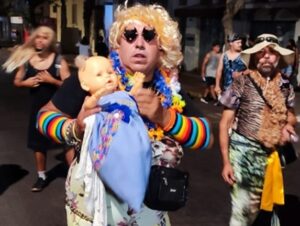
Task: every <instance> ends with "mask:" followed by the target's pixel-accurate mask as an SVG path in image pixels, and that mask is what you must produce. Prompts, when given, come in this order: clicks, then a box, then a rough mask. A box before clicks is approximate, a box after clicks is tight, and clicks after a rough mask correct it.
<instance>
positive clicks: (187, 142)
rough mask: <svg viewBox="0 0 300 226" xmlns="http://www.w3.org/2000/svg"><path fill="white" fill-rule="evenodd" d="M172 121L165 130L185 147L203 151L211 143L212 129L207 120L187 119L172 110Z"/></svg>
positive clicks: (200, 118) (201, 118)
mask: <svg viewBox="0 0 300 226" xmlns="http://www.w3.org/2000/svg"><path fill="white" fill-rule="evenodd" d="M169 112H170V120H169V122H168V124H167V125H166V126H165V127H164V128H163V129H164V131H165V132H166V133H168V134H169V135H171V136H173V137H174V138H175V139H176V140H177V141H178V142H179V143H180V144H181V145H182V146H183V147H187V148H191V149H200V150H203V149H205V148H207V146H208V145H209V142H210V127H209V123H208V121H207V119H206V118H203V117H199V118H198V117H187V116H183V115H181V114H179V113H177V112H175V111H174V110H172V109H170V110H169Z"/></svg>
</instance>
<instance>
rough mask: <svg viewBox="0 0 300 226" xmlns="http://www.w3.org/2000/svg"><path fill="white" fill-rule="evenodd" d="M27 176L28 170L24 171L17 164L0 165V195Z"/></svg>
mask: <svg viewBox="0 0 300 226" xmlns="http://www.w3.org/2000/svg"><path fill="white" fill-rule="evenodd" d="M27 174H28V171H27V170H25V169H22V168H21V166H19V165H16V164H3V165H0V195H2V194H3V193H4V192H5V190H6V189H8V188H9V186H11V185H12V184H14V183H16V182H17V181H19V180H21V179H22V178H23V177H25V176H26V175H27Z"/></svg>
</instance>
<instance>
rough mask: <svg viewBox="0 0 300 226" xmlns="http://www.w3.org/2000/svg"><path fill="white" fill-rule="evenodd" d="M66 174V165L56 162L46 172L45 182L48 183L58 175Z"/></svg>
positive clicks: (64, 176) (63, 176) (64, 175)
mask: <svg viewBox="0 0 300 226" xmlns="http://www.w3.org/2000/svg"><path fill="white" fill-rule="evenodd" d="M67 174H68V166H67V165H66V164H65V163H64V162H61V163H58V164H57V165H56V166H54V167H53V168H52V169H50V170H49V171H48V172H47V184H50V183H51V182H52V181H54V180H55V179H56V178H58V177H62V178H66V177H67Z"/></svg>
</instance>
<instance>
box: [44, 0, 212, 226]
mask: <svg viewBox="0 0 300 226" xmlns="http://www.w3.org/2000/svg"><path fill="white" fill-rule="evenodd" d="M180 41H181V35H180V33H179V30H178V24H177V23H176V22H175V21H174V20H172V19H171V18H170V16H169V14H168V13H167V11H166V10H165V9H164V8H163V7H161V6H158V5H140V4H137V5H134V6H132V7H126V6H120V7H118V8H117V10H116V12H115V22H114V23H113V25H112V27H111V30H110V36H109V42H110V49H111V53H110V59H111V62H112V66H113V69H114V72H116V74H117V76H118V78H119V81H120V87H119V88H120V89H121V90H125V91H127V92H129V91H130V90H131V88H132V85H133V84H134V82H135V81H134V76H132V75H134V74H135V73H136V72H139V73H143V74H144V75H145V79H144V82H143V87H142V88H140V89H139V90H137V92H136V93H135V94H134V95H133V97H134V99H135V101H136V103H137V105H138V109H139V113H140V115H141V116H142V117H143V120H144V123H145V125H146V126H147V129H148V135H149V139H150V141H151V146H152V154H153V156H152V157H153V158H152V163H153V164H156V165H157V164H158V165H164V166H168V167H176V166H177V164H179V162H180V159H181V156H182V155H183V152H182V147H181V145H185V146H186V147H189V148H193V149H202V148H203V149H204V148H206V147H208V146H209V145H211V143H212V140H213V139H212V136H211V131H210V127H209V123H208V121H207V120H206V119H205V118H203V117H198V116H197V117H188V116H186V115H184V114H186V113H187V112H186V107H185V106H186V105H187V106H188V105H189V104H188V103H186V102H185V101H184V100H183V96H182V95H181V94H182V93H181V92H180V84H179V83H178V81H177V78H178V76H177V74H178V67H179V65H180V63H181V61H182V53H181V46H180ZM72 77H73V78H72ZM72 77H71V78H70V79H68V80H67V81H66V82H65V83H64V85H63V86H62V88H61V89H60V90H59V91H58V92H57V93H56V95H55V96H54V97H53V98H52V101H51V102H49V104H47V105H46V106H45V107H44V108H43V109H42V110H41V115H43V114H46V113H47V114H49V115H51V112H50V111H52V112H55V113H56V115H57V112H64V113H65V114H67V115H74V114H72V113H71V112H70V111H72V112H73V113H74V112H75V113H76V114H75V115H78V116H77V119H76V120H72V119H67V120H66V121H65V123H68V122H71V123H74V128H75V129H74V130H72V131H69V134H68V137H66V138H64V137H62V138H61V141H62V142H69V141H70V140H72V141H74V140H76V139H77V140H78V138H80V137H82V134H83V132H84V127H85V126H84V123H83V118H85V117H86V116H87V115H89V114H92V113H95V112H97V111H100V109H97V108H95V109H89V110H86V109H82V110H81V111H80V112H79V110H80V109H78V106H81V105H82V103H83V101H84V99H85V95H86V94H85V93H84V92H83V91H82V90H81V91H80V90H77V91H76V92H74V87H78V79H76V77H77V76H72ZM71 79H73V81H72V80H71ZM70 93H71V94H70ZM75 93H76V97H74V95H75ZM80 93H81V94H80ZM79 96H80V97H79ZM185 99H186V98H185ZM76 105H77V111H74V108H76ZM70 109H71V110H70ZM61 117H62V118H63V117H65V115H62V116H61ZM45 119H46V117H45V118H42V117H41V118H40V122H39V125H41V127H42V128H47V127H48V125H47V124H48V123H51V119H50V120H45ZM64 120H65V119H64ZM52 125H54V124H53V123H52ZM67 127H68V126H63V128H67ZM52 128H54V127H53V126H52ZM58 128H59V127H58ZM175 128H176V129H175ZM63 130H64V129H63ZM59 132H60V130H58V134H59ZM62 133H64V131H62ZM85 133H86V134H87V132H85ZM44 134H45V135H47V136H49V137H52V138H53V139H58V138H57V137H56V134H57V133H52V134H51V133H48V131H47V130H46V129H45V130H44ZM192 134H194V135H193V136H192ZM128 136H130V134H128ZM73 137H75V138H76V139H73ZM78 144H79V145H80V142H78ZM123 145H124V144H123ZM83 147H84V144H82V148H83ZM121 147H122V144H120V148H121ZM81 150H83V149H81ZM83 153H84V152H81V153H80V158H79V159H80V161H79V163H78V161H74V162H73V164H72V166H71V168H70V170H69V175H68V178H67V182H66V190H67V198H66V209H67V216H68V225H81V226H82V225H140V226H154V225H170V222H169V218H168V214H167V212H163V211H157V210H153V209H150V208H148V207H146V206H145V205H142V206H141V209H140V211H137V212H135V211H133V209H132V208H131V207H130V206H129V205H128V204H127V203H125V202H124V200H123V201H122V200H120V198H118V194H113V193H112V192H111V191H110V190H109V189H106V188H105V189H103V186H102V187H101V184H102V183H101V180H100V179H99V177H93V178H92V176H91V174H90V173H89V172H90V171H88V170H87V168H86V167H87V166H88V164H87V163H86V162H84V161H85V160H84V159H86V161H89V159H90V158H85V157H84V154H83ZM128 164H130V162H128ZM82 166H84V167H85V168H82ZM116 167H118V163H116ZM82 169H85V170H87V171H84V170H82ZM91 170H92V169H91ZM96 182H97V183H96ZM96 184H97V185H96ZM93 186H94V187H93ZM120 186H123V184H120ZM81 194H82V195H81Z"/></svg>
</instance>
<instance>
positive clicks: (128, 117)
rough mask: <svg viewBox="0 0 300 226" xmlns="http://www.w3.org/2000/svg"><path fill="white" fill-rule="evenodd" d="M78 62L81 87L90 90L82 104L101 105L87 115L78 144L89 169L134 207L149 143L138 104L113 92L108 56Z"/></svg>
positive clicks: (114, 83)
mask: <svg viewBox="0 0 300 226" xmlns="http://www.w3.org/2000/svg"><path fill="white" fill-rule="evenodd" d="M77 65H78V69H79V70H78V75H79V81H80V84H81V87H82V88H83V89H84V90H86V91H88V92H89V93H90V94H91V96H90V97H89V98H88V99H87V100H86V101H85V103H84V107H86V108H93V107H95V106H96V105H97V106H100V108H101V111H100V112H99V113H97V114H95V115H93V116H90V117H93V118H94V119H93V120H92V122H91V120H86V121H85V123H86V129H87V127H91V133H90V134H88V133H86V131H85V134H84V138H83V143H86V142H87V149H88V153H89V156H90V157H91V159H92V164H93V169H94V170H96V171H97V173H98V175H99V176H100V178H101V180H102V181H103V182H104V184H105V185H107V186H108V187H109V188H110V189H111V190H112V191H113V193H114V194H116V195H117V197H119V198H120V199H121V200H122V201H124V202H125V203H127V204H128V205H129V207H130V208H132V209H133V210H135V211H139V210H140V208H141V206H142V203H143V199H144V194H145V191H146V187H147V183H148V177H149V172H150V167H151V145H150V139H149V137H148V131H147V129H146V126H145V124H144V122H143V120H142V118H141V116H140V115H139V112H138V108H137V104H136V102H135V101H134V99H133V97H132V96H131V95H130V93H128V92H126V91H120V90H118V79H117V76H116V74H115V72H114V70H113V68H112V66H111V64H110V61H109V59H107V58H105V57H99V56H93V57H89V58H87V59H85V60H84V59H81V60H80V62H79V63H78V61H77ZM135 78H136V84H135V85H134V86H133V89H132V92H135V91H136V90H137V89H138V88H139V87H140V86H142V82H143V78H144V75H143V74H141V73H137V74H136V75H135ZM87 119H88V118H87ZM87 122H90V123H87ZM83 146H84V145H83ZM81 152H83V150H81ZM81 155H82V153H81ZM80 161H82V158H81V156H80ZM83 161H84V160H83Z"/></svg>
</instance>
